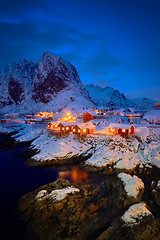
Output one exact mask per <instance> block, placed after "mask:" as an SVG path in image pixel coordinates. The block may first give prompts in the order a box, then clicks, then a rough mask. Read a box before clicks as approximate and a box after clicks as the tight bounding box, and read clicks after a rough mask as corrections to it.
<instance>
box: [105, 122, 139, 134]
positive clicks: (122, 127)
mask: <svg viewBox="0 0 160 240" xmlns="http://www.w3.org/2000/svg"><path fill="white" fill-rule="evenodd" d="M109 133H111V134H121V135H129V134H133V133H134V126H133V125H130V124H124V123H120V124H119V123H111V124H110V125H109Z"/></svg>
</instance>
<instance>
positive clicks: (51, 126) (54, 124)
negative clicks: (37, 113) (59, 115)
mask: <svg viewBox="0 0 160 240" xmlns="http://www.w3.org/2000/svg"><path fill="white" fill-rule="evenodd" d="M59 123H60V122H58V121H54V122H49V123H48V125H47V127H46V128H47V129H50V130H55V131H57V130H58V124H59Z"/></svg>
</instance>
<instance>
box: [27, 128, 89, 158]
mask: <svg viewBox="0 0 160 240" xmlns="http://www.w3.org/2000/svg"><path fill="white" fill-rule="evenodd" d="M31 147H32V148H33V149H35V150H38V151H39V153H37V154H36V155H34V156H33V157H32V159H33V160H36V161H45V160H53V159H61V158H63V159H70V158H72V157H74V156H76V157H78V156H80V155H82V154H83V155H84V156H85V154H86V153H88V151H89V150H90V149H91V145H89V144H88V143H87V142H81V141H78V139H76V138H74V136H72V135H70V136H67V137H63V138H56V137H55V136H51V135H49V134H48V133H47V132H45V133H44V134H42V135H41V136H40V137H39V138H37V139H35V140H34V141H33V142H32V144H31Z"/></svg>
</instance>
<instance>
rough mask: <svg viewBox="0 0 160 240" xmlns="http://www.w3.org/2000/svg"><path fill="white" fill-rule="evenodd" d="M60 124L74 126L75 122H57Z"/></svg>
mask: <svg viewBox="0 0 160 240" xmlns="http://www.w3.org/2000/svg"><path fill="white" fill-rule="evenodd" d="M60 123H61V124H62V125H63V126H65V127H67V126H74V125H75V124H76V123H75V122H68V121H66V122H59V124H60Z"/></svg>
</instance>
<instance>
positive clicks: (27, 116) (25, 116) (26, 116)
mask: <svg viewBox="0 0 160 240" xmlns="http://www.w3.org/2000/svg"><path fill="white" fill-rule="evenodd" d="M32 117H33V116H32V115H24V118H27V119H28V118H32Z"/></svg>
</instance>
